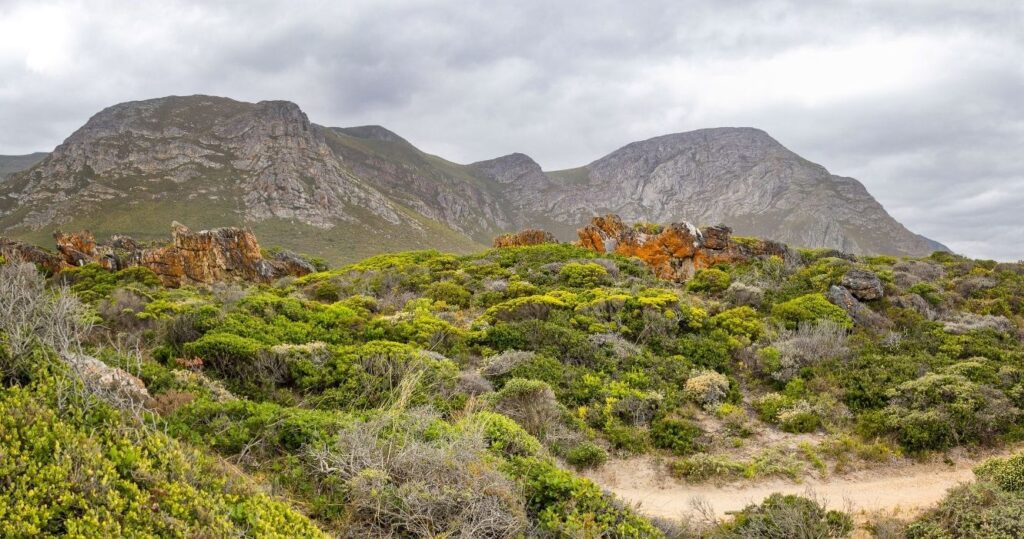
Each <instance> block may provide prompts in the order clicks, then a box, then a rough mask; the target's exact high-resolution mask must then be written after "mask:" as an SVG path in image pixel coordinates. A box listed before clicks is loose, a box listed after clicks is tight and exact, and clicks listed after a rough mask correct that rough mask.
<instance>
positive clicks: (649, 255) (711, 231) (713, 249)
mask: <svg viewBox="0 0 1024 539" xmlns="http://www.w3.org/2000/svg"><path fill="white" fill-rule="evenodd" d="M578 234H579V238H580V245H581V246H583V247H586V248H587V249H591V250H594V251H597V252H600V253H618V254H620V255H623V256H635V257H637V258H639V259H641V260H643V261H644V263H646V264H647V265H648V266H650V267H651V269H653V270H654V273H655V275H657V276H658V277H661V278H662V279H671V280H676V281H685V280H688V279H690V278H691V277H693V274H694V272H696V271H697V270H699V269H703V268H707V267H711V266H713V265H715V264H721V263H727V262H736V261H741V260H750V259H752V258H756V257H764V256H779V257H783V258H785V257H787V256H790V253H789V249H788V248H787V247H786V246H785V245H783V244H781V243H776V242H773V241H765V240H754V241H750V242H736V241H733V240H732V230H731V229H730V228H729V227H727V226H723V225H719V226H713V227H707V228H705V229H703V230H701V229H698V228H697V227H695V226H693V225H691V224H690V223H687V222H681V223H672V224H670V225H668V226H666V227H664V228H663V229H661V230H646V231H645V230H643V229H642V228H638V227H633V226H627V225H626V224H624V223H623V222H622V219H621V218H619V216H617V215H605V216H603V217H594V218H593V219H592V220H591V222H590V224H589V225H587V226H585V227H583V228H581V229H579V232H578Z"/></svg>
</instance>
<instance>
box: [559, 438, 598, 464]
mask: <svg viewBox="0 0 1024 539" xmlns="http://www.w3.org/2000/svg"><path fill="white" fill-rule="evenodd" d="M565 460H566V462H568V463H569V464H571V465H573V466H575V467H576V468H581V469H585V468H597V467H599V466H601V465H602V464H604V463H605V461H607V460H608V452H607V451H605V450H604V449H603V448H601V447H600V446H598V445H596V444H594V443H592V442H584V443H582V444H580V445H577V446H576V447H573V448H572V449H570V450H569V451H568V452H566V454H565Z"/></svg>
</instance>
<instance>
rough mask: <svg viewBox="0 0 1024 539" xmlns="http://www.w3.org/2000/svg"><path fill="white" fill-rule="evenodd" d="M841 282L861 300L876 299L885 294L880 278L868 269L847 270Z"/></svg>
mask: <svg viewBox="0 0 1024 539" xmlns="http://www.w3.org/2000/svg"><path fill="white" fill-rule="evenodd" d="M841 284H842V285H843V287H844V288H846V289H847V290H849V291H850V293H851V294H853V297H855V298H857V299H859V300H861V301H871V300H873V299H878V298H880V297H882V296H883V295H884V294H885V289H884V288H883V287H882V281H881V279H879V278H878V275H875V274H874V272H871V271H868V270H863V269H856V268H854V269H851V270H850V271H847V272H846V275H844V276H843V280H842V283H841Z"/></svg>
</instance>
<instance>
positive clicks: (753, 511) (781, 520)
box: [713, 493, 853, 539]
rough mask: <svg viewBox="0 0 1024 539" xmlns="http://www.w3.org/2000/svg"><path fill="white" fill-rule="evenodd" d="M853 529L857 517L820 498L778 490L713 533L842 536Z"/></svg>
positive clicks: (776, 538) (783, 538)
mask: <svg viewBox="0 0 1024 539" xmlns="http://www.w3.org/2000/svg"><path fill="white" fill-rule="evenodd" d="M852 532H853V519H852V518H851V517H850V516H849V515H847V514H846V513H843V512H840V511H829V510H827V509H826V508H825V507H824V506H823V505H822V504H821V503H819V502H818V501H817V500H812V499H809V498H804V497H802V496H795V495H792V494H786V495H784V494H779V493H775V494H772V495H770V496H768V497H767V498H765V499H764V501H762V502H761V503H760V504H758V505H748V506H747V507H746V508H744V509H743V510H742V511H740V512H739V513H737V514H736V516H735V517H734V519H733V521H732V522H731V523H729V524H727V525H725V526H724V529H722V530H719V531H718V533H715V534H713V535H714V537H722V538H731V537H735V538H746V537H759V538H765V539H790V538H795V537H816V538H823V539H824V538H841V537H848V536H849V535H850V533H852Z"/></svg>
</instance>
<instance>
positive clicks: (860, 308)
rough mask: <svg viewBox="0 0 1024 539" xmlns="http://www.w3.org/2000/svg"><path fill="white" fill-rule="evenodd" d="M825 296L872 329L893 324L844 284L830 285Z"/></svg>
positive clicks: (856, 320) (860, 323)
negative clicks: (862, 301)
mask: <svg viewBox="0 0 1024 539" xmlns="http://www.w3.org/2000/svg"><path fill="white" fill-rule="evenodd" d="M825 297H827V298H828V300H829V301H831V302H832V303H834V304H835V305H838V306H839V307H841V308H842V309H843V310H844V311H846V314H848V315H850V318H853V321H854V322H856V323H857V324H859V325H861V326H864V327H867V328H871V329H883V328H886V327H889V326H890V325H891V322H889V319H888V318H886V317H884V316H882V315H880V314H878V313H876V312H875V311H872V310H871V308H870V307H868V306H867V305H864V304H863V303H861V302H860V301H859V300H858V299H857V298H855V297H854V296H853V294H852V293H850V291H849V290H847V289H846V288H843V287H842V286H836V285H832V286H830V287H829V289H828V293H827V294H825Z"/></svg>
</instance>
